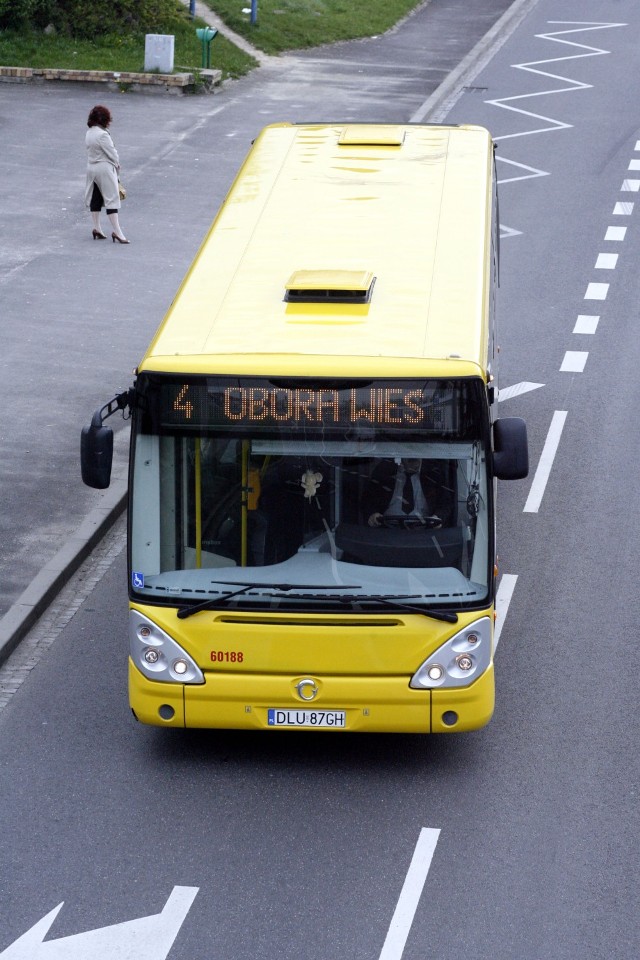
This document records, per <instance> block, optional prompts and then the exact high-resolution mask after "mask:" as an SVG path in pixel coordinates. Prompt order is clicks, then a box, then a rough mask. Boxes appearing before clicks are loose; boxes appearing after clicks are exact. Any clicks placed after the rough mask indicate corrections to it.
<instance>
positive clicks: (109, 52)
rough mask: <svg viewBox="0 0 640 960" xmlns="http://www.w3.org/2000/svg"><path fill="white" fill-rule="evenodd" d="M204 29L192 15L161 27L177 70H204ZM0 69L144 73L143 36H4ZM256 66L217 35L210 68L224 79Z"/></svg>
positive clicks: (159, 30)
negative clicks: (170, 40) (169, 38)
mask: <svg viewBox="0 0 640 960" xmlns="http://www.w3.org/2000/svg"><path fill="white" fill-rule="evenodd" d="M204 26H206V24H205V23H204V22H203V21H201V20H198V19H196V20H190V19H189V17H188V11H187V10H186V9H185V10H184V12H183V11H182V10H180V13H179V16H177V17H176V19H175V20H172V21H171V23H169V24H159V25H158V27H157V29H156V30H155V32H156V33H166V34H173V36H174V37H175V48H174V64H175V68H176V71H191V70H194V69H198V68H200V67H201V66H202V44H201V43H200V41H199V40H198V39H197V37H196V28H197V27H204ZM0 65H2V66H7V67H60V68H64V69H67V70H116V71H120V72H125V71H133V72H134V73H142V71H143V70H144V34H131V33H122V34H118V35H117V36H107V37H99V38H97V39H96V40H95V41H90V40H74V39H72V38H69V37H64V36H46V35H45V34H43V33H35V32H25V33H16V32H14V31H9V30H4V31H0ZM255 65H256V61H255V60H254V59H253V58H252V57H249V56H247V54H246V53H244V52H243V51H242V50H239V49H238V48H237V47H235V46H234V45H233V44H232V43H229V41H228V40H225V39H224V38H223V37H221V36H220V35H218V36H217V37H215V38H214V40H213V41H212V42H211V66H212V67H214V68H215V69H217V70H222V76H223V79H226V78H227V77H240V76H242V75H243V74H245V73H248V72H249V70H251V69H252V67H254V66H255Z"/></svg>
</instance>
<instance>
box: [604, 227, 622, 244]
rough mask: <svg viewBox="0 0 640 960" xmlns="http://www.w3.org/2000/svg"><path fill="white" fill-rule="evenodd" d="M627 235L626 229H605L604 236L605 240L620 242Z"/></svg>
mask: <svg viewBox="0 0 640 960" xmlns="http://www.w3.org/2000/svg"><path fill="white" fill-rule="evenodd" d="M626 235H627V228H626V227H607V232H606V233H605V235H604V238H605V240H618V241H622V240H624V238H625V237H626Z"/></svg>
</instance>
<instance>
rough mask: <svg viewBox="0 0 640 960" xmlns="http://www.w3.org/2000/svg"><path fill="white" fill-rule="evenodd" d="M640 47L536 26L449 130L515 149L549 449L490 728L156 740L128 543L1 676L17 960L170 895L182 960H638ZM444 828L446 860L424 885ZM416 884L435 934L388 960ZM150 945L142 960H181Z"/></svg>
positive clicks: (553, 9) (414, 925) (604, 34)
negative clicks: (27, 938)
mask: <svg viewBox="0 0 640 960" xmlns="http://www.w3.org/2000/svg"><path fill="white" fill-rule="evenodd" d="M612 13H614V14H615V18H614V17H613V16H612ZM560 20H561V22H559V21H560ZM639 45H640V11H639V10H638V8H637V4H635V3H634V2H633V0H618V2H616V4H615V6H614V7H613V9H612V5H611V3H610V2H605V0H563V3H562V9H561V11H560V12H559V10H558V3H557V2H555V0H538V3H537V4H535V5H533V6H532V8H531V11H530V12H529V15H528V16H527V17H526V18H525V19H524V20H523V22H522V23H521V24H520V25H519V27H518V28H517V30H516V31H515V32H514V33H513V34H512V35H511V36H509V37H508V38H507V39H505V42H504V45H503V46H502V47H501V48H500V49H499V50H498V51H497V52H496V51H494V55H493V56H492V58H491V60H490V61H489V62H488V63H487V64H486V65H485V66H484V69H483V70H482V71H481V72H479V73H478V74H477V75H475V76H473V78H472V79H469V81H468V83H467V84H466V86H467V87H468V88H470V89H467V90H466V91H465V92H464V93H463V95H462V97H461V98H460V99H458V100H457V101H456V102H455V103H454V104H453V105H452V106H451V110H450V114H449V119H451V120H453V121H461V120H466V121H470V122H479V123H485V124H486V125H487V126H489V128H490V129H491V130H492V132H493V133H494V135H495V137H496V138H497V139H498V144H499V146H498V156H499V157H500V160H499V173H500V177H501V179H502V181H503V182H502V185H501V190H500V201H501V222H502V225H503V231H502V232H503V238H502V266H501V289H500V298H499V305H500V306H499V326H500V338H499V339H500V343H501V347H502V350H501V376H500V387H501V390H502V391H503V393H502V398H501V411H502V412H504V413H505V414H513V415H522V416H525V417H526V419H527V421H528V424H529V433H530V444H531V462H532V471H531V476H530V478H529V479H528V480H527V481H526V482H522V483H511V484H503V485H501V489H500V503H499V506H500V517H499V527H498V534H499V543H500V555H501V563H500V566H501V573H502V580H501V590H502V587H503V585H504V584H505V583H510V584H511V586H512V587H513V591H512V594H511V595H510V599H508V600H507V602H506V603H505V605H504V607H503V613H506V616H504V617H503V624H504V625H503V629H502V632H501V635H500V644H499V647H498V651H497V658H496V669H497V709H496V715H495V717H494V719H493V721H492V722H491V724H490V725H489V726H488V727H487V728H485V729H484V730H482V731H478V732H476V733H473V734H469V735H465V736H458V737H440V738H436V737H434V738H419V737H397V738H392V737H384V736H382V737H377V736H376V737H370V738H365V737H356V736H354V737H340V736H331V735H326V736H323V735H319V734H318V735H316V734H311V735H307V734H304V735H295V734H289V733H282V734H276V735H274V736H273V737H271V736H267V735H265V736H253V735H240V734H237V733H227V732H219V733H215V732H214V733H211V732H208V733H202V732H197V731H195V732H187V733H174V732H172V731H156V730H152V729H149V728H144V727H140V726H138V725H136V724H135V723H134V721H133V720H131V719H130V718H129V716H128V714H127V703H126V675H125V659H126V639H125V636H126V611H125V606H126V602H125V586H124V584H125V577H126V574H125V562H124V554H123V531H122V529H121V527H120V528H118V527H117V528H116V529H115V530H114V532H113V534H112V535H110V536H109V537H108V538H107V539H106V540H105V541H104V543H103V544H102V546H101V551H100V552H99V553H98V554H97V555H96V556H95V557H94V563H93V564H90V565H86V566H85V567H84V568H83V571H82V572H81V574H80V575H78V576H76V578H74V580H73V581H71V583H70V584H69V586H68V587H67V588H66V590H65V592H64V593H63V594H61V596H60V598H59V603H58V604H57V607H56V609H54V610H51V611H50V613H49V615H48V617H47V618H45V620H44V621H43V622H42V623H41V624H40V625H39V627H38V628H37V629H36V630H34V631H33V632H32V634H31V635H30V637H29V638H28V639H27V641H25V644H23V645H22V647H21V648H20V650H19V651H18V652H17V654H16V655H14V657H13V658H12V659H11V660H10V661H9V662H8V664H7V665H6V666H5V667H4V668H3V670H2V672H1V673H0V678H2V682H3V683H4V689H5V691H6V693H5V699H4V702H5V703H6V705H5V706H4V709H3V711H2V714H1V715H0V732H1V735H0V769H1V770H2V778H1V780H0V810H1V811H2V814H1V816H2V828H3V829H2V831H1V832H0V863H2V864H3V867H2V885H1V889H0V958H2V960H4V958H5V957H6V960H23V958H26V957H27V956H28V957H29V958H31V957H34V958H36V960H37V958H38V956H40V955H42V956H45V953H44V951H43V952H42V953H41V954H40V953H38V952H37V951H36V948H35V947H34V946H33V943H32V944H31V945H30V948H29V949H30V951H31V952H29V953H27V952H24V951H26V949H27V948H26V946H25V947H24V948H21V947H19V944H17V945H15V950H14V952H13V954H10V953H8V952H6V951H7V948H9V946H10V945H11V944H14V943H15V941H16V940H17V938H18V937H20V936H21V935H23V934H24V933H25V931H27V930H28V929H30V928H31V927H32V926H33V924H35V923H36V922H37V921H38V920H40V918H42V917H44V916H45V914H47V913H48V912H49V911H52V910H53V909H54V908H55V907H57V905H58V904H60V903H61V902H62V901H64V907H63V908H62V910H61V911H60V913H59V914H58V915H57V916H56V918H55V921H52V924H53V925H52V926H51V931H50V933H49V934H48V937H49V940H50V941H51V950H53V949H55V948H54V947H53V946H52V945H53V943H55V941H57V940H59V941H62V943H61V945H60V950H61V951H63V952H61V953H58V954H53V953H52V952H50V953H49V954H47V956H52V955H53V956H56V957H60V956H65V960H69V958H72V960H73V958H75V956H76V954H72V953H71V950H72V949H75V948H76V946H77V947H78V949H81V945H82V941H81V938H80V937H78V938H76V939H74V940H72V939H71V938H72V937H73V936H74V935H76V934H81V933H82V932H83V931H84V932H86V931H89V930H97V929H98V928H105V927H109V925H121V924H123V923H124V922H125V921H130V920H133V919H134V918H140V917H146V916H152V915H154V914H157V913H159V912H160V911H161V910H162V909H163V907H164V906H165V904H166V903H167V901H168V900H169V898H170V895H171V894H172V891H173V890H174V888H175V887H187V888H190V889H191V890H192V891H193V890H196V889H197V892H196V893H195V899H193V900H192V902H191V905H190V907H189V909H188V910H187V912H186V915H185V916H184V917H183V918H182V920H181V921H180V922H179V923H177V928H178V929H177V931H176V939H175V942H174V943H173V947H172V949H171V952H170V954H169V960H187V958H188V960H205V958H206V960H217V958H221V960H222V958H229V957H233V958H234V960H244V958H247V960H249V958H251V960H255V958H260V960H262V958H264V960H266V958H271V957H273V956H278V957H280V958H282V960H289V958H291V960H293V958H294V957H295V958H296V960H300V958H303V960H307V958H309V960H310V958H312V957H313V958H317V957H321V958H323V960H334V958H335V960H338V958H340V960H344V958H350V960H424V958H426V957H429V958H430V957H434V958H435V957H437V958H438V960H449V958H451V960H453V958H457V957H460V956H464V957H465V958H469V960H489V958H491V960H514V958H517V960H542V958H549V960H576V958H589V960H610V958H612V957H615V958H621V960H627V958H631V957H634V956H635V955H636V953H637V943H638V941H639V939H640V924H639V922H638V916H637V907H636V901H637V892H636V891H637V863H638V862H639V861H640V850H639V849H638V847H639V843H638V833H639V831H638V827H639V823H638V782H639V774H640V770H639V769H638V767H639V764H638V756H637V750H636V742H637V738H638V719H637V718H638V708H637V696H638V695H637V680H636V675H635V670H634V661H633V658H632V657H631V656H630V654H631V653H632V652H633V641H634V637H635V627H636V613H637V610H638V597H637V590H636V589H635V581H636V576H635V566H636V558H637V547H636V544H637V542H638V535H639V534H640V529H639V528H640V519H639V516H638V508H637V504H636V502H635V498H634V491H635V477H636V476H637V475H638V472H639V471H640V455H639V451H638V444H637V415H636V410H637V403H638V390H637V385H636V384H637V380H636V376H635V371H636V370H637V369H638V364H639V361H640V356H639V354H640V344H639V342H638V337H637V333H636V329H635V327H636V322H637V320H636V318H637V304H638V301H639V294H640V290H639V284H640V280H639V279H638V272H637V269H636V262H637V260H638V257H639V254H640V228H639V227H638V220H637V218H638V216H639V215H640V209H637V206H638V200H637V198H636V196H635V195H636V194H637V193H640V170H638V168H640V163H639V162H638V161H640V132H639V130H640V113H639V110H638V106H637V98H636V97H635V94H634V84H633V82H632V79H633V77H634V76H635V67H636V61H637V49H638V47H639ZM630 78H631V80H630ZM412 109H413V110H414V111H415V110H417V109H419V105H416V106H414V107H412ZM389 118H390V119H391V116H390V117H389ZM395 119H398V120H406V119H408V116H407V114H403V113H401V112H398V113H397V115H395ZM132 246H133V245H132ZM605 287H606V289H605ZM510 388H513V389H510ZM559 424H561V429H559V427H558V425H559ZM554 440H555V442H553V441H554ZM503 596H505V594H503ZM14 691H15V692H14ZM2 703H3V701H0V706H2ZM423 830H426V831H427V834H426V837H427V840H430V842H431V844H432V847H433V846H434V845H435V846H434V849H433V859H432V860H430V861H428V862H427V860H425V859H424V858H423V859H422V860H421V861H420V857H417V860H418V862H417V864H416V871H414V872H412V871H411V870H410V863H411V862H412V857H413V856H414V853H416V856H417V854H418V853H419V851H420V849H421V847H420V845H419V844H420V840H419V838H420V837H424V836H425V834H423V833H421V831H423ZM431 831H439V833H437V834H436V833H432V832H431ZM420 865H422V875H421V880H422V881H423V882H424V889H423V890H422V888H421V887H420V885H419V883H418V884H417V887H416V872H417V873H418V874H420ZM405 881H406V883H408V885H409V887H412V889H413V893H414V894H415V897H414V901H415V902H414V903H413V907H412V909H413V910H414V911H415V912H412V913H411V923H410V927H409V930H408V932H407V937H406V942H404V941H403V940H402V937H400V938H399V939H398V937H397V936H396V937H395V938H394V937H393V936H391V941H389V939H388V937H389V936H390V935H392V934H393V931H394V930H395V931H396V934H397V927H394V923H393V921H392V918H393V917H394V911H396V907H397V906H398V904H399V903H403V904H404V905H405V906H406V904H407V901H406V900H403V891H404V889H405V886H406V884H405ZM403 885H405V886H403ZM412 885H413V886H412ZM421 891H422V894H421V896H420V892H421ZM182 896H185V894H184V893H183V894H182ZM151 929H152V930H154V929H155V928H154V927H153V926H152V927H151ZM115 933H122V935H123V936H125V935H128V928H127V930H124V929H123V928H122V927H121V926H117V927H115V928H113V929H111V930H110V932H109V933H106V934H105V933H102V934H100V935H98V934H96V940H95V942H94V944H93V948H92V950H91V956H92V960H95V958H98V960H99V958H100V957H102V956H103V954H102V953H100V952H99V948H98V945H97V940H98V937H101V938H104V940H105V942H106V938H107V937H108V936H115ZM43 935H44V934H43ZM155 936H156V934H155V933H150V934H149V935H148V936H147V938H146V941H145V944H146V946H147V947H148V948H149V952H148V953H147V955H146V956H145V955H144V954H143V952H142V950H141V949H139V950H137V952H136V953H129V954H127V953H124V954H123V960H124V958H126V960H130V958H133V956H135V957H136V960H147V957H148V960H157V958H159V957H166V955H167V952H164V953H161V952H160V947H157V949H156V948H155V947H154V937H155ZM63 938H68V939H66V940H64V939H63ZM385 941H386V942H387V943H389V942H391V946H390V947H389V950H387V948H386V947H383V944H385ZM84 942H85V943H88V941H84ZM100 942H101V943H102V942H103V941H102V940H101V941H100ZM158 942H159V941H158ZM172 942H173V941H172ZM23 943H24V941H23ZM20 949H23V952H22V953H21V952H19V951H20ZM3 950H4V951H5V953H2V952H1V951H3ZM105 950H108V947H105ZM154 950H155V952H153V951H154ZM80 955H81V954H77V956H80ZM114 955H116V954H115V953H114V952H113V950H112V951H111V953H108V952H106V953H104V956H114Z"/></svg>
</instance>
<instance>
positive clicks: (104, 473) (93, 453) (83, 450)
mask: <svg viewBox="0 0 640 960" xmlns="http://www.w3.org/2000/svg"><path fill="white" fill-rule="evenodd" d="M112 462H113V430H112V429H111V427H103V426H102V416H101V411H100V410H97V411H96V413H94V415H93V419H92V420H91V426H90V427H83V428H82V435H81V437H80V464H81V467H82V482H83V483H86V485H87V486H88V487H95V488H96V490H105V489H106V488H107V487H108V486H109V483H110V482H111V464H112Z"/></svg>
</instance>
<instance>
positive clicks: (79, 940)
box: [0, 887, 199, 960]
mask: <svg viewBox="0 0 640 960" xmlns="http://www.w3.org/2000/svg"><path fill="white" fill-rule="evenodd" d="M198 890H199V887H174V888H173V891H172V893H171V896H170V897H169V899H168V900H167V902H166V904H165V906H164V909H163V910H162V912H161V913H155V914H153V915H152V916H150V917H140V919H138V920H127V921H125V922H124V923H116V924H114V925H113V926H110V927H100V928H98V929H97V930H87V931H86V932H85V933H76V934H73V936H70V937H61V938H60V939H58V940H47V941H45V940H44V937H45V936H46V935H47V932H48V930H49V928H50V927H51V925H52V923H53V921H54V920H55V918H56V917H57V916H58V913H59V912H60V910H61V909H62V907H63V904H62V903H61V904H59V905H58V906H57V907H56V908H55V909H54V910H52V911H51V913H48V914H47V915H46V917H43V918H42V920H39V921H38V923H36V924H35V926H33V927H31V929H30V930H28V931H27V932H26V933H24V934H23V935H22V936H21V937H19V938H18V940H15V941H14V942H13V943H12V944H11V946H9V947H7V949H6V950H3V952H2V953H0V960H89V958H90V960H166V957H167V955H168V953H169V951H170V950H171V947H172V946H173V941H174V940H175V938H176V937H177V935H178V931H179V930H180V927H181V926H182V924H183V922H184V920H185V917H186V916H187V914H188V912H189V909H190V907H191V904H192V903H193V901H194V900H195V898H196V894H197V893H198Z"/></svg>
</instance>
